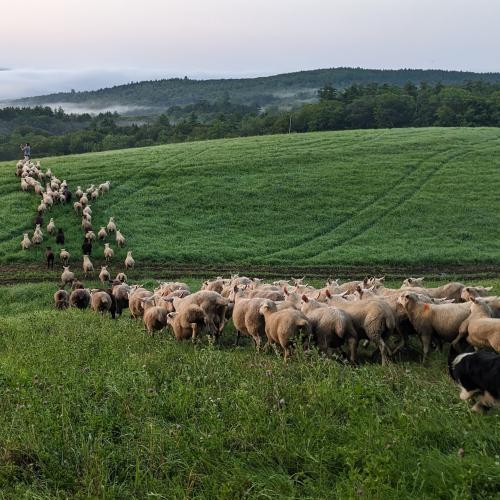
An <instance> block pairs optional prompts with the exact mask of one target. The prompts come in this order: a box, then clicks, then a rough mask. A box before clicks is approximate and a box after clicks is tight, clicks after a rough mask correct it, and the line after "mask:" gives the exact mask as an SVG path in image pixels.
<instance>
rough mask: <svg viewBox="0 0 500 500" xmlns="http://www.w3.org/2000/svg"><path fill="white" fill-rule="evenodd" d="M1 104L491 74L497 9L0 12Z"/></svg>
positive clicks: (92, 3) (336, 0) (43, 1)
mask: <svg viewBox="0 0 500 500" xmlns="http://www.w3.org/2000/svg"><path fill="white" fill-rule="evenodd" d="M0 15H1V20H2V22H1V29H0V47H1V50H0V67H1V68H8V69H10V70H13V71H2V72H0V98H7V97H13V96H19V95H31V94H36V93H44V92H48V91H55V90H69V89H70V88H76V89H77V90H79V89H84V88H96V87H102V86H106V85H109V84H116V83H126V82H128V81H130V80H140V79H144V78H153V77H161V76H166V77H169V76H173V75H179V76H183V75H189V76H195V77H196V76H198V77H200V76H204V75H206V76H240V75H245V76H246V75H257V74H275V73H282V72H288V71H297V70H302V69H313V68H324V67H334V66H361V67H369V68H403V67H407V68H440V69H461V70H472V71H500V57H498V54H499V53H500V34H499V32H500V29H499V25H500V1H497V0H23V2H22V3H19V2H14V1H9V0H2V5H1V10H0Z"/></svg>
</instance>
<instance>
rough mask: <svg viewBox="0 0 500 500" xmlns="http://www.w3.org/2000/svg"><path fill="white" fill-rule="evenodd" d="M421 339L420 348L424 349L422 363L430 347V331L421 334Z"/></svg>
mask: <svg viewBox="0 0 500 500" xmlns="http://www.w3.org/2000/svg"><path fill="white" fill-rule="evenodd" d="M421 340H422V348H423V351H424V356H423V358H422V364H424V363H425V362H426V361H427V355H428V354H429V350H430V348H431V341H432V334H431V333H424V334H422V336H421Z"/></svg>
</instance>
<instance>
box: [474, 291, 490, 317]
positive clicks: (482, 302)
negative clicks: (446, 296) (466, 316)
mask: <svg viewBox="0 0 500 500" xmlns="http://www.w3.org/2000/svg"><path fill="white" fill-rule="evenodd" d="M469 300H470V302H471V308H470V312H471V314H474V313H475V312H478V311H480V312H482V313H483V314H486V315H487V316H488V317H490V318H491V317H492V316H493V312H492V310H491V307H490V305H489V304H488V301H487V300H486V299H485V298H483V297H474V296H471V297H470V299H469Z"/></svg>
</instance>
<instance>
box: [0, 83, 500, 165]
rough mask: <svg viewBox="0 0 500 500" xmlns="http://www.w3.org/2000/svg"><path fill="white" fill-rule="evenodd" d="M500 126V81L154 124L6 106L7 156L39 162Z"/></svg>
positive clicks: (239, 108) (173, 115) (205, 105)
mask: <svg viewBox="0 0 500 500" xmlns="http://www.w3.org/2000/svg"><path fill="white" fill-rule="evenodd" d="M432 126H442V127H477V126H500V83H488V82H484V81H470V82H466V83H465V84H463V85H443V84H441V83H436V84H429V83H427V82H424V83H421V84H419V85H416V84H415V83H413V82H407V83H406V84H404V85H403V86H397V85H389V84H378V83H368V84H366V85H361V84H357V83H355V84H352V85H350V86H348V87H346V88H344V89H337V88H335V87H333V86H332V85H330V84H326V85H324V86H322V87H321V88H320V89H319V91H317V102H314V103H311V104H305V105H302V106H298V107H296V108H294V109H291V110H282V109H280V108H279V107H275V106H271V105H269V106H266V107H262V106H259V105H258V104H257V103H251V104H242V103H235V102H233V101H232V100H230V98H229V96H228V95H227V94H226V95H224V96H223V97H222V98H220V99H218V100H216V101H214V102H209V101H205V100H203V101H199V102H197V103H195V104H189V105H186V106H173V107H171V108H169V109H168V110H167V112H166V113H164V114H161V115H159V116H157V117H155V118H149V119H147V120H146V122H145V120H144V119H143V120H142V121H141V120H135V122H134V120H131V119H130V118H124V117H121V116H120V115H118V114H116V113H103V114H99V115H97V116H91V115H88V114H85V115H74V114H66V113H65V112H64V111H63V110H61V109H59V110H56V111H53V110H51V109H50V108H48V107H35V108H12V107H11V108H4V109H0V159H1V160H12V159H15V158H18V157H19V154H20V153H19V144H20V143H21V142H30V143H31V144H32V147H33V154H34V156H36V157H42V156H49V155H60V154H71V153H85V152H91V151H103V150H109V149H122V148H128V147H138V146H150V145H155V144H166V143H175V142H184V141H195V140H204V139H216V138H224V137H244V136H251V135H267V134H279V133H287V132H293V133H301V132H312V131H322V130H349V129H363V128H393V127H432Z"/></svg>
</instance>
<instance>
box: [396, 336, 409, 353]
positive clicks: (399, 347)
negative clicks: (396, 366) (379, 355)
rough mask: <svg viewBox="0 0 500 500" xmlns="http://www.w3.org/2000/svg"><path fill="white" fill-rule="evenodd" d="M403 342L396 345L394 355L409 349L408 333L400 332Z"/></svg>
mask: <svg viewBox="0 0 500 500" xmlns="http://www.w3.org/2000/svg"><path fill="white" fill-rule="evenodd" d="M400 334H401V340H400V341H399V342H398V343H397V344H396V346H395V347H394V349H393V350H392V355H393V356H394V354H397V353H398V352H399V351H401V350H402V349H406V348H407V347H408V343H409V339H408V334H407V333H406V332H400Z"/></svg>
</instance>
